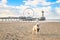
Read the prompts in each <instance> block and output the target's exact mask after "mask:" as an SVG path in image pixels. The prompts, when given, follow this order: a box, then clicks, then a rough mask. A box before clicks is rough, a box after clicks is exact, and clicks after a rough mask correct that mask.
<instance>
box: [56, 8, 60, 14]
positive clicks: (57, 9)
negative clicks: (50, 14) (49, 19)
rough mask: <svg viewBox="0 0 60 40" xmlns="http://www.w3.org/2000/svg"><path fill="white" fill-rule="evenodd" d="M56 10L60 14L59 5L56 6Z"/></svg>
mask: <svg viewBox="0 0 60 40" xmlns="http://www.w3.org/2000/svg"><path fill="white" fill-rule="evenodd" d="M55 11H56V13H57V14H58V15H60V8H59V7H56V8H55Z"/></svg>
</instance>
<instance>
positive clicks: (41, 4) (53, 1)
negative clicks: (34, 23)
mask: <svg viewBox="0 0 60 40" xmlns="http://www.w3.org/2000/svg"><path fill="white" fill-rule="evenodd" d="M42 11H44V16H45V17H46V18H47V19H60V0H0V17H10V16H11V17H12V16H14V17H19V16H26V17H28V16H31V17H41V16H42V15H41V14H42Z"/></svg>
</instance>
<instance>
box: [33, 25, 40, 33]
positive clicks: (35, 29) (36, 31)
mask: <svg viewBox="0 0 60 40" xmlns="http://www.w3.org/2000/svg"><path fill="white" fill-rule="evenodd" d="M39 26H40V25H39V24H36V25H35V26H34V27H33V30H32V34H37V33H38V32H39V30H40V28H39Z"/></svg>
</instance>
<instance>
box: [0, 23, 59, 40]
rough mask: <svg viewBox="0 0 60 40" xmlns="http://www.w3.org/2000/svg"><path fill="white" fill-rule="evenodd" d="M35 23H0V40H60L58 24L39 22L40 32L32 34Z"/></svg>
mask: <svg viewBox="0 0 60 40" xmlns="http://www.w3.org/2000/svg"><path fill="white" fill-rule="evenodd" d="M35 24H36V22H0V40H60V22H40V31H39V32H38V33H37V34H32V28H33V26H34V25H35Z"/></svg>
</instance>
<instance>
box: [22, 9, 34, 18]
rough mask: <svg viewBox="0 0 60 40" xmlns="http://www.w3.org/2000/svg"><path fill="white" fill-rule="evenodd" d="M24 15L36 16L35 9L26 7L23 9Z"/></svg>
mask: <svg viewBox="0 0 60 40" xmlns="http://www.w3.org/2000/svg"><path fill="white" fill-rule="evenodd" d="M23 15H24V16H25V17H33V16H34V10H33V9H32V8H26V9H25V10H24V11H23Z"/></svg>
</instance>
